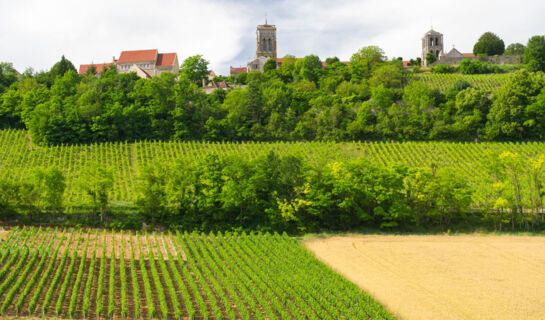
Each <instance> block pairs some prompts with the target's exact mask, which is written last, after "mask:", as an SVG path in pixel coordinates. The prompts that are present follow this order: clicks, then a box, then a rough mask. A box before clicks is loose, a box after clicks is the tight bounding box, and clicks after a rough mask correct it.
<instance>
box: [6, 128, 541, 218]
mask: <svg viewBox="0 0 545 320" xmlns="http://www.w3.org/2000/svg"><path fill="white" fill-rule="evenodd" d="M270 151H275V152H277V153H279V154H281V155H287V154H302V155H304V156H305V157H307V158H308V159H309V160H310V161H316V162H318V163H321V161H337V160H346V159H354V158H357V157H365V158H367V159H369V160H370V161H372V162H375V163H380V164H394V163H403V164H405V165H407V166H409V167H430V166H432V165H436V166H437V167H451V168H455V169H456V171H458V172H459V173H460V174H461V175H463V176H465V177H467V179H468V181H469V183H470V184H471V185H472V186H473V187H474V189H475V196H474V198H475V199H474V204H475V206H478V205H479V204H481V203H483V202H484V201H485V197H486V193H487V192H488V191H489V189H490V185H488V184H487V181H486V178H487V176H488V174H487V171H486V168H485V160H486V159H487V158H491V157H494V156H497V154H498V153H501V152H504V151H511V152H516V153H519V154H520V155H522V156H523V157H525V158H530V157H533V156H536V155H540V154H545V143H537V142H532V143H512V142H509V143H500V142H487V143H457V142H454V143H453V142H341V143H334V142H274V143H259V142H248V143H208V142H151V141H149V142H136V143H103V144H93V145H71V146H54V147H41V146H36V145H34V144H32V142H31V141H30V137H29V134H28V132H26V131H23V130H3V131H0V168H1V170H0V178H8V179H13V180H15V181H23V180H25V179H28V178H29V177H30V176H31V175H32V173H33V171H34V170H35V168H40V167H41V168H46V167H49V166H55V167H57V168H59V169H61V170H62V171H63V172H64V174H65V176H66V177H67V185H68V186H67V190H66V199H67V200H66V202H65V204H66V205H67V207H68V208H70V206H77V204H78V203H80V202H81V199H82V197H83V196H84V195H83V194H82V191H80V190H79V188H78V179H79V176H80V174H81V173H82V172H83V171H84V170H85V169H86V168H88V167H92V166H96V164H97V163H100V164H102V165H104V166H106V167H110V168H112V169H113V170H112V171H113V174H114V188H113V192H112V194H111V198H112V200H113V201H114V202H118V203H121V204H129V205H130V204H131V203H132V202H133V201H134V200H135V195H136V185H137V183H138V176H139V175H140V172H141V171H142V169H143V168H145V167H146V166H148V165H150V164H153V163H160V164H161V165H168V164H172V163H174V162H175V161H176V159H181V158H183V159H185V160H187V159H189V160H191V159H197V158H202V157H205V156H206V155H207V154H211V153H214V154H217V155H219V156H227V155H233V154H237V155H240V156H242V157H245V158H255V157H257V156H260V155H265V154H267V153H268V152H270ZM319 161H320V162H319Z"/></svg>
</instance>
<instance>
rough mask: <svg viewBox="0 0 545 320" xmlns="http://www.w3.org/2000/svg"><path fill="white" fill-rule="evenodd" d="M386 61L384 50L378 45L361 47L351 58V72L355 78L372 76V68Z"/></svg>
mask: <svg viewBox="0 0 545 320" xmlns="http://www.w3.org/2000/svg"><path fill="white" fill-rule="evenodd" d="M384 61H386V55H385V54H384V51H383V50H382V49H381V48H379V47H377V46H367V47H363V48H361V49H360V50H359V51H358V52H356V53H354V54H353V55H352V57H351V58H350V72H351V73H352V78H353V79H354V80H361V79H364V78H369V77H370V76H371V71H372V68H373V67H374V66H375V65H377V64H380V63H382V62H384Z"/></svg>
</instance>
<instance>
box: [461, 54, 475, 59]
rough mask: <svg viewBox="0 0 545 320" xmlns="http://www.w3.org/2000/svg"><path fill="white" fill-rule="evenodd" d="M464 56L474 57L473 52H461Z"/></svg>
mask: <svg viewBox="0 0 545 320" xmlns="http://www.w3.org/2000/svg"><path fill="white" fill-rule="evenodd" d="M462 54H463V55H464V57H466V58H475V55H474V54H473V53H462Z"/></svg>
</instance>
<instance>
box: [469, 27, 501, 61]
mask: <svg viewBox="0 0 545 320" xmlns="http://www.w3.org/2000/svg"><path fill="white" fill-rule="evenodd" d="M504 51H505V43H504V42H503V40H502V39H500V37H498V36H497V35H496V34H494V33H492V32H485V33H483V35H482V36H481V37H480V38H479V40H478V41H477V42H476V43H475V45H474V46H473V54H475V55H476V56H477V55H481V54H484V55H488V56H493V55H502V54H503V52H504Z"/></svg>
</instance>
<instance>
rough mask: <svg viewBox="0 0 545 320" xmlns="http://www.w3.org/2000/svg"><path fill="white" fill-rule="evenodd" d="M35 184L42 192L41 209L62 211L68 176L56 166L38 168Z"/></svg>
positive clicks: (54, 211)
mask: <svg viewBox="0 0 545 320" xmlns="http://www.w3.org/2000/svg"><path fill="white" fill-rule="evenodd" d="M34 185H35V186H36V189H37V190H38V192H39V193H40V205H38V207H39V209H40V210H41V211H49V212H53V213H61V212H62V210H63V202H64V191H65V190H66V178H65V176H64V174H63V173H62V171H61V170H59V169H58V168H55V167H51V168H48V169H39V170H37V171H36V172H35V175H34Z"/></svg>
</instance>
